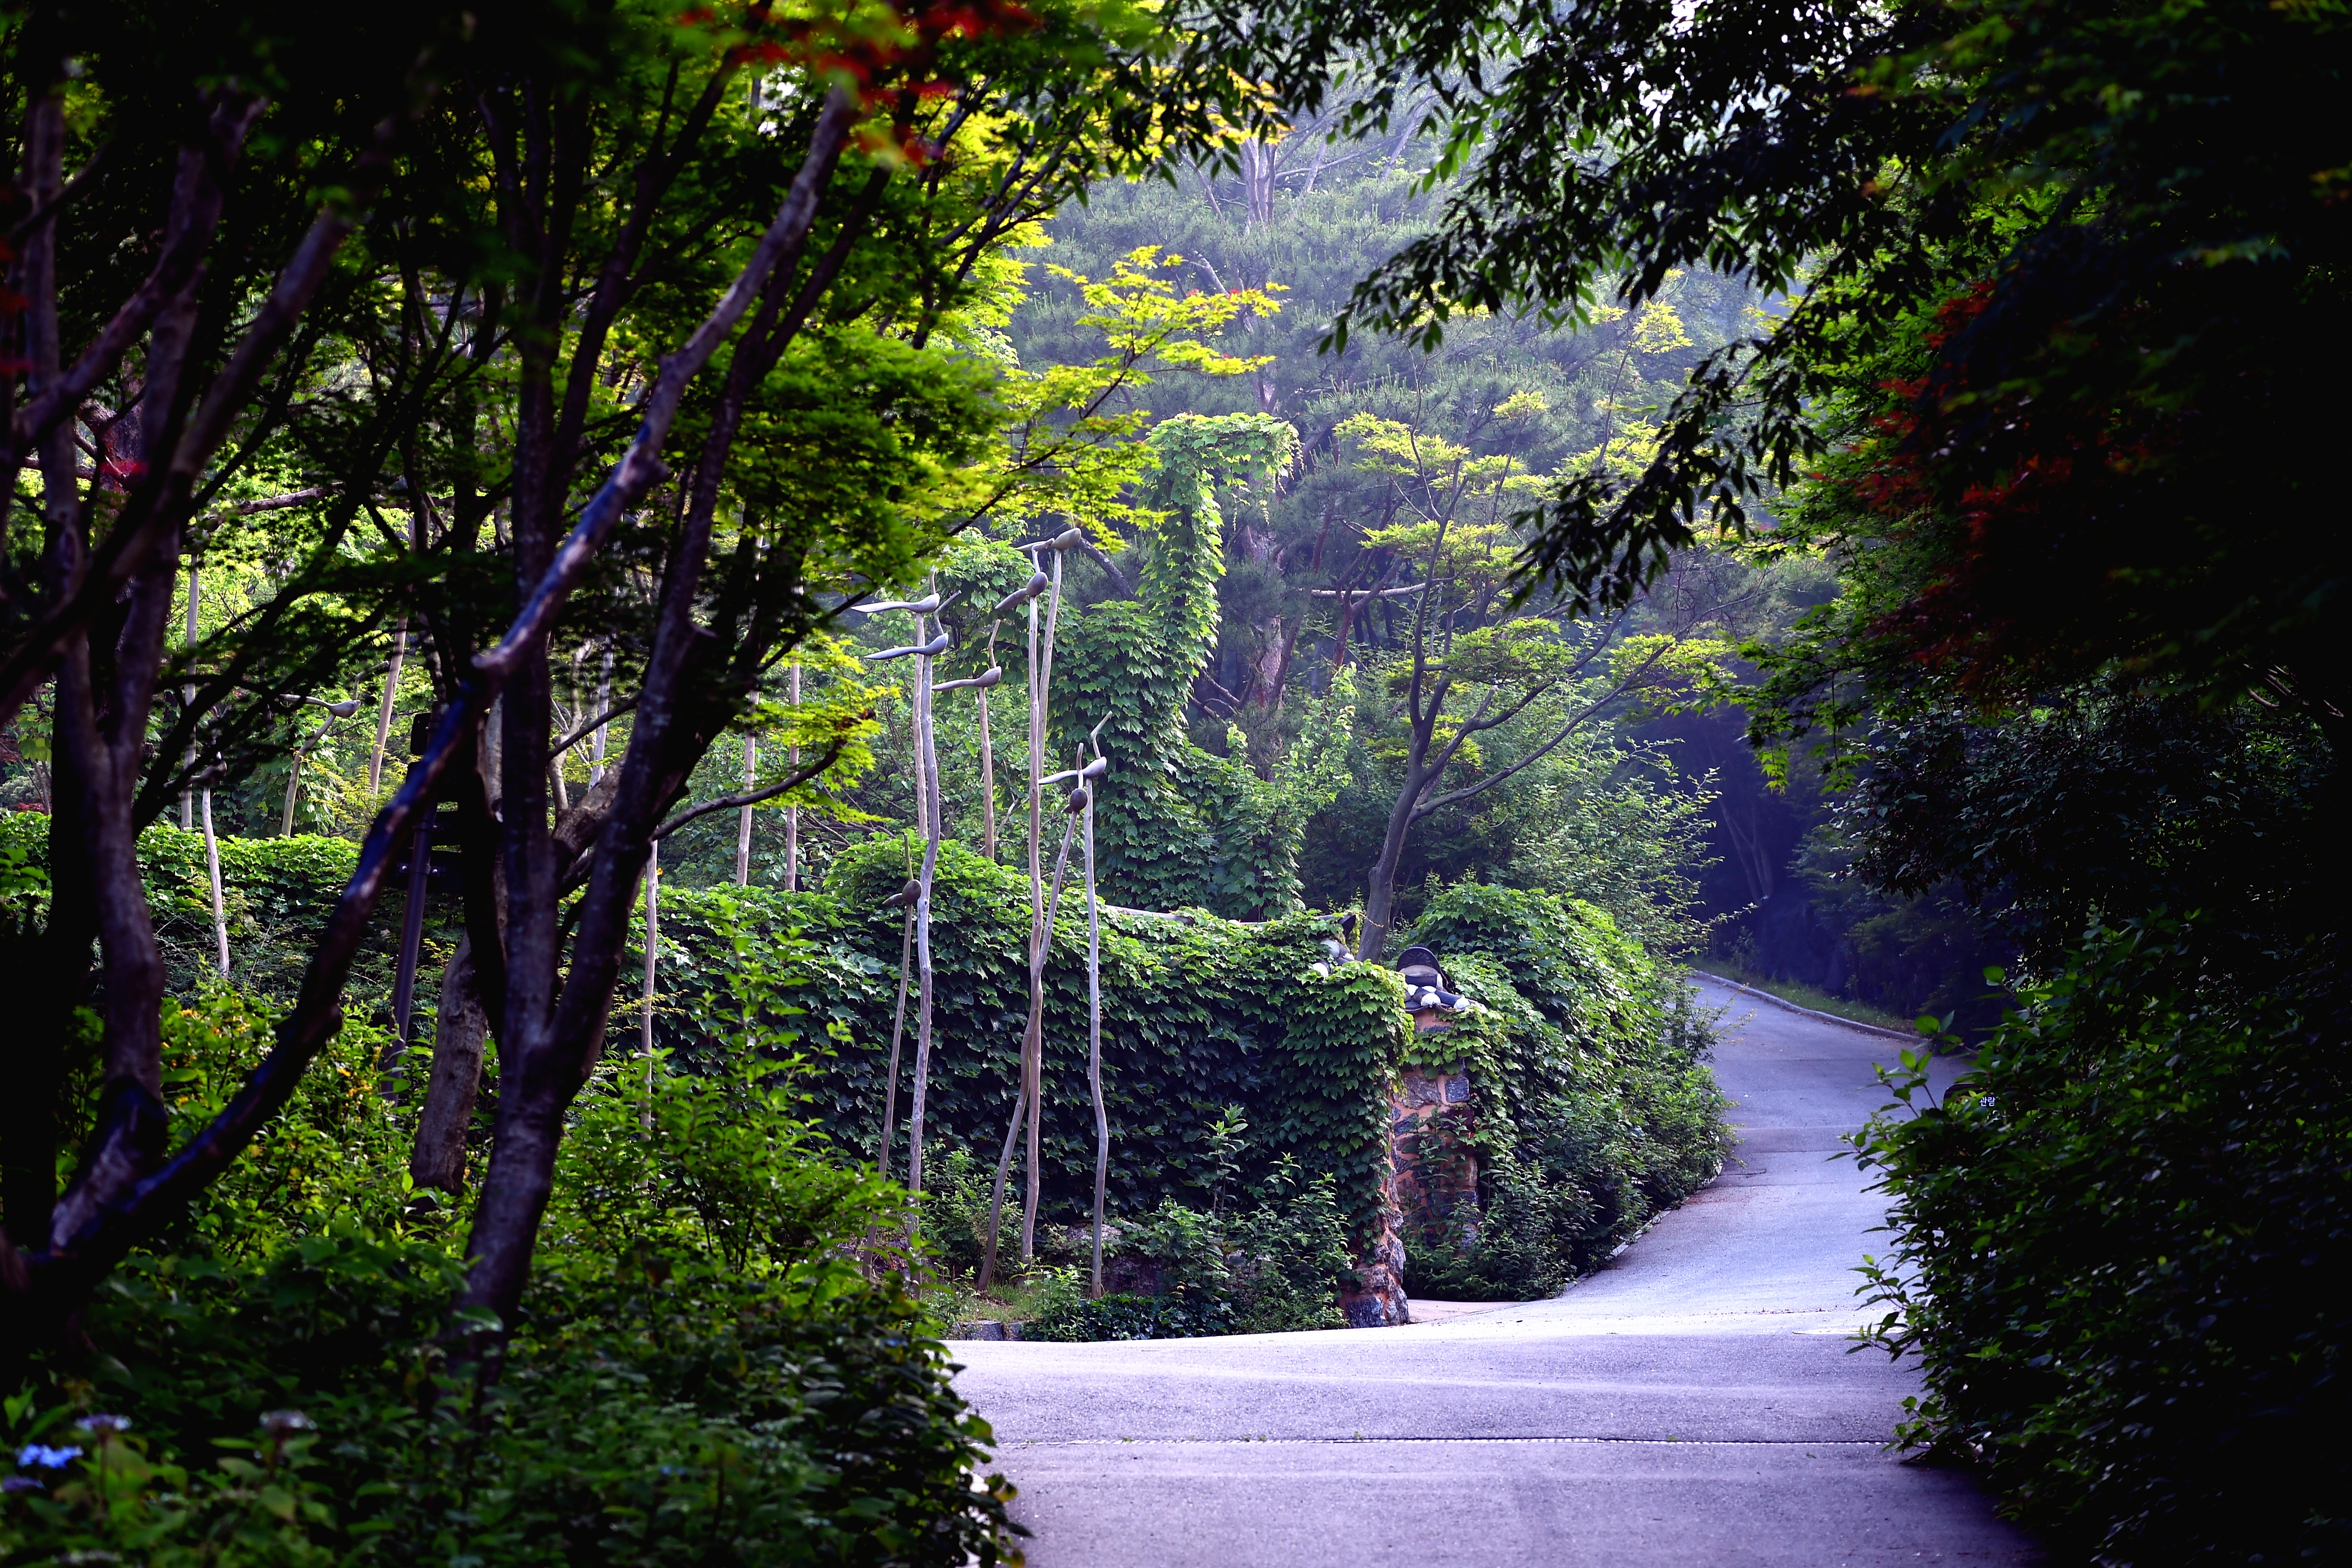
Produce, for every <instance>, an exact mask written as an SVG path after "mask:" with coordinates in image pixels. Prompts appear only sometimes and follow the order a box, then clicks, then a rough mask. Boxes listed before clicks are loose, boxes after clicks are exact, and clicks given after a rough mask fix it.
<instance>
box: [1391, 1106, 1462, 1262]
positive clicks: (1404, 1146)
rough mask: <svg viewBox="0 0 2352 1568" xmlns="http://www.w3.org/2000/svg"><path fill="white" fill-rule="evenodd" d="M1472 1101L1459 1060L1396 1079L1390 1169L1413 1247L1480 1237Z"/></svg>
mask: <svg viewBox="0 0 2352 1568" xmlns="http://www.w3.org/2000/svg"><path fill="white" fill-rule="evenodd" d="M1474 1099H1475V1097H1474V1095H1473V1093H1472V1090H1471V1086H1470V1077H1469V1074H1468V1073H1466V1072H1465V1071H1464V1070H1463V1068H1462V1064H1460V1063H1458V1062H1457V1063H1455V1064H1454V1065H1453V1066H1451V1067H1447V1068H1417V1067H1409V1068H1405V1069H1404V1071H1403V1072H1402V1074H1401V1075H1400V1076H1399V1077H1398V1079H1397V1087H1396V1092H1395V1094H1394V1096H1393V1099H1392V1100H1391V1112H1392V1114H1391V1116H1390V1118H1389V1167H1390V1170H1391V1173H1392V1180H1393V1182H1394V1185H1395V1191H1396V1205H1397V1208H1398V1209H1399V1211H1400V1213H1401V1216H1402V1217H1401V1219H1400V1221H1399V1223H1400V1226H1401V1227H1402V1230H1403V1232H1404V1234H1405V1235H1406V1236H1408V1237H1411V1238H1412V1245H1413V1246H1415V1247H1443V1246H1446V1245H1448V1244H1449V1242H1454V1243H1460V1242H1472V1241H1475V1240H1476V1239H1477V1236H1478V1222H1479V1215H1478V1157H1477V1155H1476V1154H1475V1153H1474V1152H1471V1150H1470V1148H1469V1147H1468V1145H1467V1143H1466V1142H1465V1141H1466V1140H1467V1138H1468V1136H1469V1133H1470V1130H1471V1120H1470V1119H1471V1114H1472V1109H1471V1108H1472V1105H1473V1103H1474Z"/></svg>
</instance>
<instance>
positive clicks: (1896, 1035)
mask: <svg viewBox="0 0 2352 1568" xmlns="http://www.w3.org/2000/svg"><path fill="white" fill-rule="evenodd" d="M1686 973H1689V975H1690V977H1691V978H1692V979H1694V980H1711V981H1713V982H1715V984H1717V985H1721V986H1725V987H1727V989H1730V990H1733V991H1737V992H1738V993H1739V994H1742V995H1744V996H1753V997H1755V998H1756V999H1757V1000H1758V1001H1759V1002H1769V1003H1770V1004H1772V1005H1774V1006H1775V1007H1778V1008H1780V1010H1781V1011H1782V1012H1784V1013H1794V1014H1796V1015H1797V1016H1799V1017H1801V1018H1817V1019H1819V1020H1820V1021H1821V1022H1822V1023H1824V1024H1835V1025H1837V1026H1839V1027H1841V1028H1846V1029H1856V1030H1859V1031H1861V1032H1862V1033H1863V1034H1865V1035H1876V1036H1878V1037H1880V1038H1881V1039H1887V1040H1901V1041H1902V1042H1904V1043H1905V1044H1906V1045H1917V1044H1918V1043H1919V1041H1920V1039H1921V1037H1920V1036H1919V1035H1916V1034H1909V1035H1906V1034H1905V1033H1904V1032H1903V1031H1902V1030H1900V1029H1886V1028H1881V1027H1880V1026H1878V1025H1876V1024H1865V1023H1863V1022H1862V1021H1861V1020H1859V1019H1856V1018H1841V1017H1839V1016H1837V1015H1836V1014H1835V1013H1823V1012H1821V1011H1819V1010H1817V1009H1815V1008H1811V1007H1800V1006H1798V1005H1796V1004H1795V1003H1794V1002H1791V1001H1790V1000H1789V999H1788V998H1786V997H1784V996H1775V995H1773V994H1772V993H1770V992H1769V991H1759V990H1758V989H1757V988H1756V987H1755V986H1753V985H1747V984H1741V983H1740V982H1738V981H1737V980H1733V979H1731V978H1729V977H1728V976H1727V975H1722V974H1713V973H1708V972H1707V971H1706V970H1704V969H1693V970H1690V971H1687V972H1686Z"/></svg>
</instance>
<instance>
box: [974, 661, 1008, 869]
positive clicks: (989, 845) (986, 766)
mask: <svg viewBox="0 0 2352 1568" xmlns="http://www.w3.org/2000/svg"><path fill="white" fill-rule="evenodd" d="M1001 625H1003V623H1002V622H997V621H992V622H991V623H989V627H988V663H989V668H995V666H996V628H997V627H998V626H1001ZM979 697H980V853H981V855H982V858H985V859H986V860H987V861H988V863H989V864H990V865H992V866H993V865H995V864H996V748H995V747H994V746H993V745H992V744H991V743H990V741H989V736H988V688H987V687H985V686H983V687H982V688H981V689H980V691H979Z"/></svg>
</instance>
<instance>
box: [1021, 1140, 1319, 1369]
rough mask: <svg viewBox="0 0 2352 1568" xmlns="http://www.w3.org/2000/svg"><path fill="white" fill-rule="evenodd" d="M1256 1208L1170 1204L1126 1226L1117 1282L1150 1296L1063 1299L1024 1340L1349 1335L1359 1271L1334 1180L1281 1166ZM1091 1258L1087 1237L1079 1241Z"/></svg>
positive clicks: (1117, 1246)
mask: <svg viewBox="0 0 2352 1568" xmlns="http://www.w3.org/2000/svg"><path fill="white" fill-rule="evenodd" d="M1255 1195H1256V1197H1257V1200H1258V1201H1257V1202H1256V1203H1255V1204H1254V1205H1252V1206H1251V1207H1249V1208H1247V1209H1245V1210H1242V1211H1240V1212H1237V1213H1235V1214H1233V1215H1226V1216H1223V1217H1220V1216H1219V1215H1216V1214H1214V1213H1203V1212H1202V1211H1200V1210H1197V1209H1191V1208H1187V1207H1185V1206H1184V1205H1181V1204H1179V1203H1176V1202H1174V1201H1173V1200H1171V1199H1162V1200H1161V1202H1160V1206H1159V1207H1158V1208H1156V1209H1154V1210H1152V1211H1151V1212H1150V1213H1149V1214H1146V1215H1137V1216H1134V1217H1131V1218H1127V1219H1122V1220H1121V1221H1120V1222H1119V1225H1118V1234H1117V1236H1116V1237H1113V1238H1108V1239H1109V1245H1108V1247H1107V1249H1106V1250H1107V1255H1108V1257H1109V1258H1112V1259H1114V1260H1116V1264H1115V1266H1113V1267H1112V1268H1110V1269H1109V1272H1110V1273H1111V1275H1112V1276H1113V1277H1115V1278H1116V1277H1119V1276H1123V1275H1124V1276H1136V1275H1140V1277H1141V1280H1140V1282H1143V1283H1146V1284H1148V1285H1149V1287H1150V1289H1148V1290H1147V1291H1142V1292H1138V1291H1119V1290H1113V1291H1111V1292H1110V1293H1108V1294H1107V1295H1105V1296H1103V1297H1101V1298H1100V1299H1099V1300H1085V1299H1084V1298H1083V1297H1081V1296H1080V1295H1079V1294H1078V1293H1077V1292H1076V1290H1075V1289H1072V1290H1069V1291H1066V1292H1063V1293H1060V1294H1057V1295H1056V1296H1055V1299H1054V1300H1052V1301H1050V1302H1049V1303H1048V1304H1047V1305H1046V1306H1045V1308H1044V1309H1043V1310H1040V1311H1039V1312H1038V1313H1037V1314H1036V1316H1035V1317H1034V1318H1033V1319H1032V1320H1031V1321H1030V1322H1029V1324H1028V1325H1027V1326H1026V1327H1024V1329H1023V1330H1022V1335H1023V1337H1024V1338H1025V1339H1038V1340H1065V1341H1075V1340H1174V1339H1197V1338H1202V1337H1205V1336H1209V1335H1213V1334H1263V1333H1280V1332H1284V1331H1296V1330H1302V1329H1337V1328H1342V1327H1344V1326H1346V1321H1347V1320H1346V1319H1345V1318H1344V1317H1343V1316H1342V1315H1341V1313H1340V1311H1339V1282H1340V1280H1341V1279H1343V1277H1344V1276H1345V1274H1346V1271H1347V1269H1348V1268H1349V1258H1348V1245H1347V1229H1348V1227H1347V1225H1346V1222H1345V1221H1344V1219H1343V1218H1342V1217H1341V1215H1340V1212H1339V1204H1338V1202H1337V1201H1336V1199H1335V1197H1334V1195H1333V1185H1332V1181H1331V1178H1330V1177H1328V1176H1319V1177H1317V1178H1315V1179H1314V1180H1312V1181H1307V1180H1305V1179H1303V1178H1302V1177H1301V1175H1300V1173H1299V1170H1298V1167H1297V1163H1296V1162H1295V1161H1284V1162H1277V1163H1276V1167H1275V1170H1274V1173H1273V1174H1272V1176H1271V1177H1270V1178H1269V1179H1268V1181H1267V1182H1266V1183H1265V1185H1264V1186H1262V1187H1261V1188H1259V1189H1258V1190H1257V1192H1256V1194H1255ZM1068 1239H1069V1241H1070V1242H1071V1244H1072V1247H1071V1250H1072V1251H1074V1252H1076V1253H1077V1254H1078V1255H1079V1256H1080V1257H1081V1258H1082V1259H1083V1258H1085V1257H1086V1255H1087V1248H1088V1247H1090V1246H1091V1240H1090V1237H1087V1233H1086V1232H1085V1231H1084V1230H1083V1229H1073V1230H1072V1231H1071V1232H1069V1233H1068Z"/></svg>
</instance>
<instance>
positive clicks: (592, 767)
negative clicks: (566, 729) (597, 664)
mask: <svg viewBox="0 0 2352 1568" xmlns="http://www.w3.org/2000/svg"><path fill="white" fill-rule="evenodd" d="M612 706H613V645H612V644H611V643H609V642H608V643H606V644H605V645H604V674H603V675H602V676H601V677H600V678H598V679H597V682H596V711H597V712H599V713H603V712H605V711H607V710H610V709H611V708H612ZM611 728H612V726H611V725H610V724H599V725H597V726H596V738H595V739H594V740H593V741H591V742H588V783H589V784H590V786H591V787H593V786H594V785H596V784H602V783H603V782H604V731H607V730H609V729H611Z"/></svg>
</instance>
